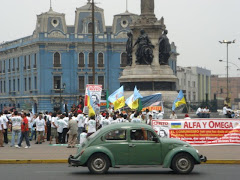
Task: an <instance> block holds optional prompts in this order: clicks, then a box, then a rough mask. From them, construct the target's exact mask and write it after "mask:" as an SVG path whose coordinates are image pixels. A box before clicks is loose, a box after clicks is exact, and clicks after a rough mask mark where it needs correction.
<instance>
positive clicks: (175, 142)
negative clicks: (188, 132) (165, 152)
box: [160, 138, 191, 147]
mask: <svg viewBox="0 0 240 180" xmlns="http://www.w3.org/2000/svg"><path fill="white" fill-rule="evenodd" d="M160 140H161V142H162V144H168V145H178V146H187V147H191V145H190V144H189V143H187V142H184V141H181V140H179V139H175V138H160Z"/></svg>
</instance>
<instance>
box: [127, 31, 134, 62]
mask: <svg viewBox="0 0 240 180" xmlns="http://www.w3.org/2000/svg"><path fill="white" fill-rule="evenodd" d="M127 35H128V40H127V45H126V51H127V65H128V66H132V48H133V34H132V32H131V31H130V32H128V33H127Z"/></svg>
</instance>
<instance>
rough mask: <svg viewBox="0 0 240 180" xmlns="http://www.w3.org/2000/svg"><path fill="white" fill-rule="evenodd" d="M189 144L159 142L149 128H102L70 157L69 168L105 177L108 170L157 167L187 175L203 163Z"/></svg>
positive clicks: (168, 140)
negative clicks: (80, 169) (125, 166)
mask: <svg viewBox="0 0 240 180" xmlns="http://www.w3.org/2000/svg"><path fill="white" fill-rule="evenodd" d="M206 160H207V159H206V157H204V156H202V155H199V153H198V151H197V150H196V149H194V147H192V146H191V145H190V144H188V143H186V142H183V141H180V140H178V139H172V138H160V137H158V136H157V134H156V133H155V132H154V130H153V129H152V127H151V126H148V125H146V124H142V123H119V124H112V125H108V126H107V127H104V128H102V129H100V130H98V131H97V132H95V133H94V134H92V135H91V136H89V137H88V138H87V140H86V141H85V142H84V143H83V144H82V145H81V146H80V147H79V149H78V151H77V154H76V155H75V156H72V155H70V157H69V158H68V163H69V165H70V166H75V167H78V166H87V167H88V169H89V170H90V172H91V173H95V174H103V173H106V172H107V171H108V169H109V167H113V168H118V167H120V166H124V165H127V166H129V165H134V166H136V165H137V166H138V165H139V166H142V165H144V166H146V165H150V166H152V165H159V166H162V167H163V168H171V169H172V170H173V171H174V172H176V173H180V174H187V173H190V172H191V171H192V170H193V168H194V165H195V164H200V163H201V162H206Z"/></svg>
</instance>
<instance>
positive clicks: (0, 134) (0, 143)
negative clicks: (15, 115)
mask: <svg viewBox="0 0 240 180" xmlns="http://www.w3.org/2000/svg"><path fill="white" fill-rule="evenodd" d="M3 133H4V129H3V121H2V118H1V116H0V147H4V146H3Z"/></svg>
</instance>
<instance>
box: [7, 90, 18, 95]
mask: <svg viewBox="0 0 240 180" xmlns="http://www.w3.org/2000/svg"><path fill="white" fill-rule="evenodd" d="M16 93H17V92H16V91H9V95H11V96H14V95H16Z"/></svg>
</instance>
